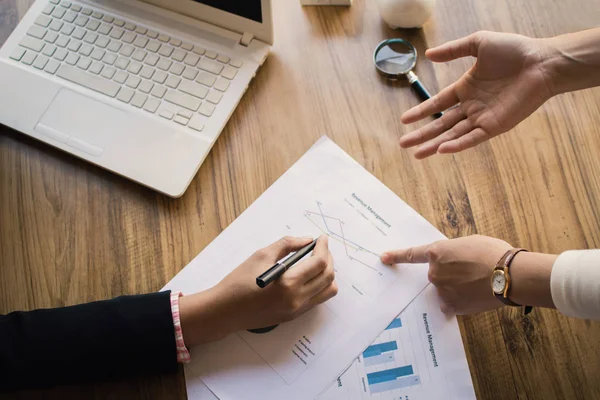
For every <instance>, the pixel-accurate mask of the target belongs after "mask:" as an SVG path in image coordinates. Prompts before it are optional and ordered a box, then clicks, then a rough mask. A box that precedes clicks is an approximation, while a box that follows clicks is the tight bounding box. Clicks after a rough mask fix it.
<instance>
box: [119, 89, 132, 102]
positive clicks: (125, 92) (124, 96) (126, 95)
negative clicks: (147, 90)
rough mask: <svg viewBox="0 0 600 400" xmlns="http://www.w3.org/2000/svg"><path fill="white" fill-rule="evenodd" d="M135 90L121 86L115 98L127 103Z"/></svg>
mask: <svg viewBox="0 0 600 400" xmlns="http://www.w3.org/2000/svg"><path fill="white" fill-rule="evenodd" d="M134 94H135V91H134V90H132V89H129V88H126V87H124V88H121V90H119V93H118V94H117V100H121V101H122V102H123V103H129V102H130V101H131V99H132V98H133V95H134Z"/></svg>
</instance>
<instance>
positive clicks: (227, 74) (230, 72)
mask: <svg viewBox="0 0 600 400" xmlns="http://www.w3.org/2000/svg"><path fill="white" fill-rule="evenodd" d="M237 71H238V70H237V69H236V68H233V67H230V66H229V65H226V66H225V68H223V72H221V76H222V77H223V78H227V79H233V78H235V75H236V74H237Z"/></svg>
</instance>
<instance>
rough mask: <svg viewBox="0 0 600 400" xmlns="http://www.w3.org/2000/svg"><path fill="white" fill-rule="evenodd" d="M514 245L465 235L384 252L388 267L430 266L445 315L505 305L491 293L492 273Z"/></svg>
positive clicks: (430, 276)
mask: <svg viewBox="0 0 600 400" xmlns="http://www.w3.org/2000/svg"><path fill="white" fill-rule="evenodd" d="M511 248H512V246H511V245H510V244H508V243H506V242H505V241H503V240H500V239H495V238H491V237H488V236H480V235H475V236H466V237H463V238H458V239H452V240H443V241H439V242H434V243H431V244H428V245H424V246H418V247H413V248H408V249H402V250H394V251H390V252H387V253H384V254H383V255H382V256H381V261H382V262H384V263H386V264H402V263H429V281H430V282H431V283H433V284H434V285H435V287H436V288H437V290H438V293H439V295H440V298H441V299H442V305H441V309H442V311H443V312H444V313H457V314H470V313H475V312H480V311H488V310H492V309H495V308H498V307H502V306H503V305H504V304H503V303H502V302H501V301H499V300H498V299H496V297H495V296H494V295H493V293H492V288H491V284H490V280H491V277H492V271H493V270H494V267H495V266H496V263H497V262H498V260H500V258H501V257H502V256H503V255H504V253H506V252H507V251H508V250H510V249H511Z"/></svg>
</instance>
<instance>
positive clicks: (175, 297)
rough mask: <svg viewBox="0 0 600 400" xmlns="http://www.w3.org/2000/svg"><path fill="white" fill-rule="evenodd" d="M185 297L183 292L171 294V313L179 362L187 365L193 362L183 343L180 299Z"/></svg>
mask: <svg viewBox="0 0 600 400" xmlns="http://www.w3.org/2000/svg"><path fill="white" fill-rule="evenodd" d="M181 296H183V294H182V293H181V292H171V313H172V314H173V326H174V327H175V344H176V346H177V362H178V363H182V364H187V363H189V362H190V361H192V357H191V356H190V352H189V351H188V349H187V347H185V342H184V341H183V331H182V330H181V320H180V315H179V298H180V297H181Z"/></svg>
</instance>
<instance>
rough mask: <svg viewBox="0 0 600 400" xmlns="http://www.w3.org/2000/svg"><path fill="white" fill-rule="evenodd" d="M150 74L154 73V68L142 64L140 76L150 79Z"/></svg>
mask: <svg viewBox="0 0 600 400" xmlns="http://www.w3.org/2000/svg"><path fill="white" fill-rule="evenodd" d="M152 75H154V68H150V67H148V66H144V67H143V68H142V70H141V71H140V76H141V77H142V78H144V79H151V78H152Z"/></svg>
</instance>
